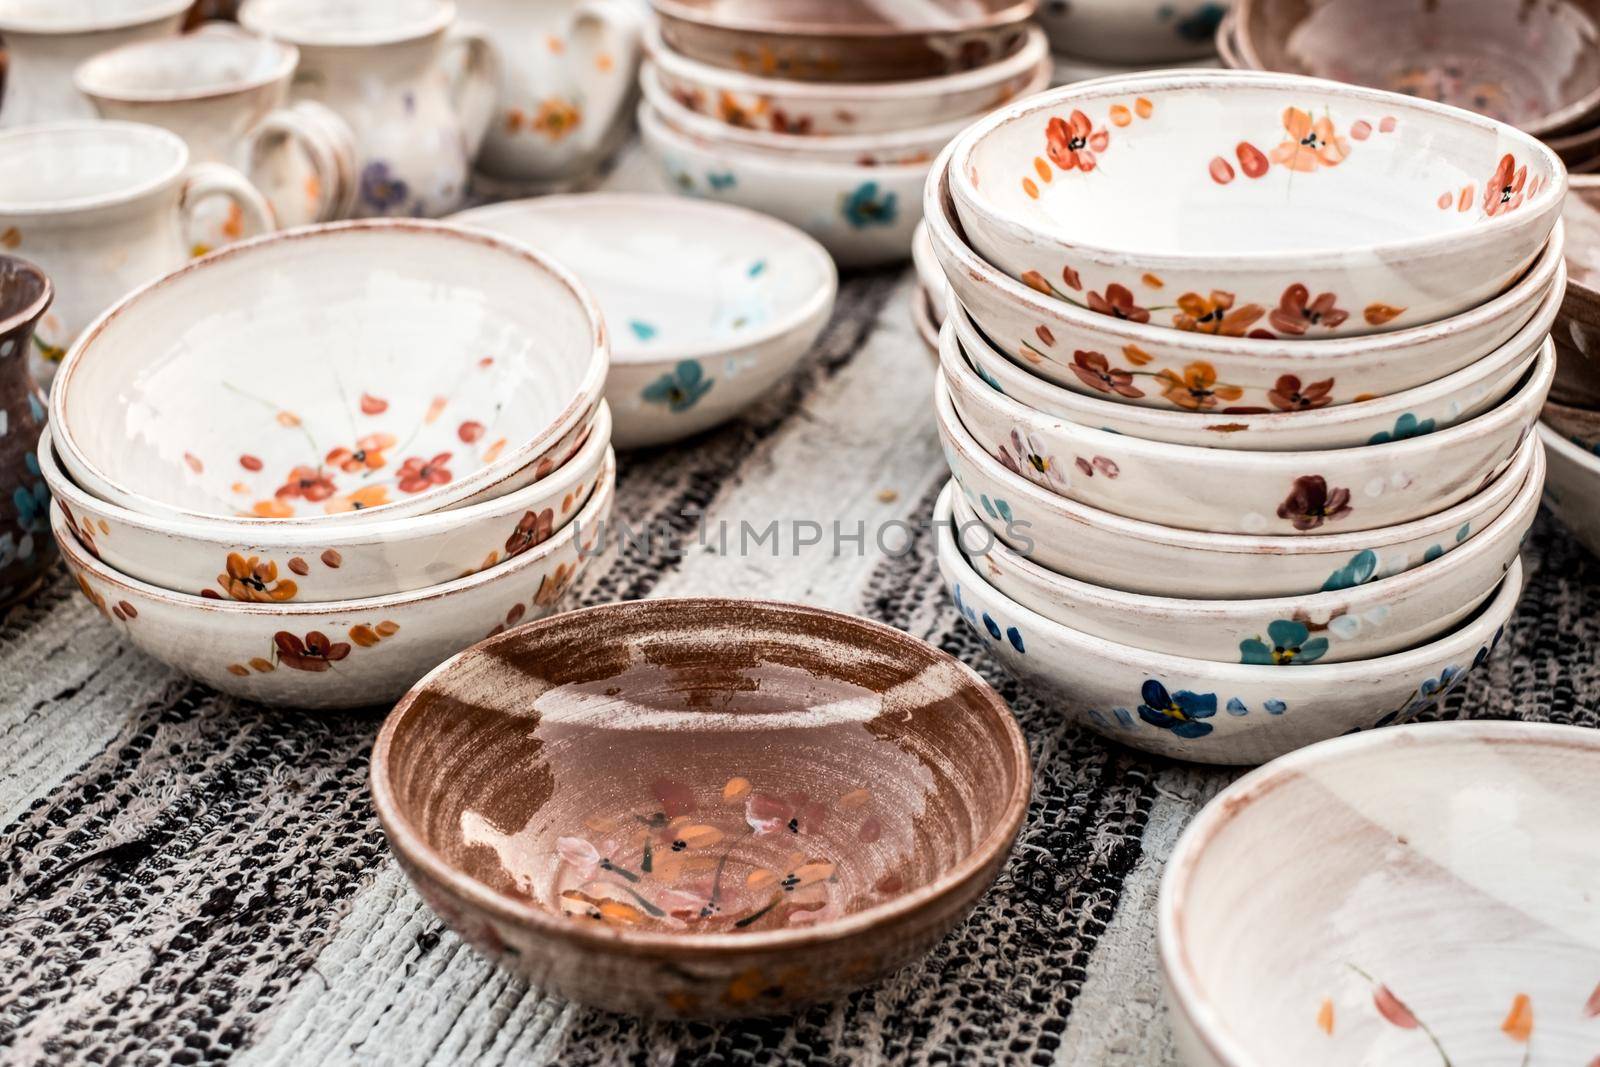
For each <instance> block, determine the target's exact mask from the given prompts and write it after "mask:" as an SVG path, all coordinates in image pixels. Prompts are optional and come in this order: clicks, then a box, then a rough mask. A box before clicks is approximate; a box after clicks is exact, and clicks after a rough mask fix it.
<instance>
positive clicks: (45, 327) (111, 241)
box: [0, 122, 273, 384]
mask: <svg viewBox="0 0 1600 1067" xmlns="http://www.w3.org/2000/svg"><path fill="white" fill-rule="evenodd" d="M214 196H221V197H227V198H228V199H230V200H232V201H233V202H234V203H235V204H237V205H238V207H239V211H240V215H241V226H242V228H244V229H247V230H252V231H254V232H256V233H261V232H263V231H266V230H270V229H272V228H273V223H272V212H271V209H270V208H269V207H268V206H267V203H266V201H265V200H263V199H262V198H261V194H260V193H258V192H257V191H256V189H255V187H254V186H252V185H251V184H250V182H249V181H248V180H247V179H245V177H244V176H243V175H241V174H239V173H238V172H237V171H235V170H233V169H232V168H230V167H225V166H222V165H221V164H218V163H195V164H192V165H191V164H190V162H189V150H188V149H187V148H186V147H185V146H184V143H183V141H182V140H181V139H180V138H178V137H176V136H174V135H173V134H171V133H168V132H167V131H166V130H162V129H157V128H156V127H154V126H145V125H140V124H136V123H130V122H67V123H60V124H56V125H46V126H28V127H24V128H21V129H14V130H4V131H0V251H3V252H15V253H16V254H17V255H19V256H26V257H27V258H28V259H29V260H31V261H33V262H34V263H37V264H39V266H40V267H42V268H43V269H44V270H45V271H46V272H48V273H49V275H50V277H51V278H52V280H53V281H54V283H55V304H54V306H53V307H52V308H51V310H50V311H49V312H47V313H46V314H45V316H44V317H43V318H42V319H40V320H39V322H38V324H37V326H36V329H35V333H34V349H35V351H34V353H33V369H34V376H35V377H36V378H37V379H38V380H39V381H40V382H41V384H48V383H49V380H50V378H51V376H52V375H54V373H55V369H56V364H58V363H59V362H60V361H61V357H62V356H63V355H64V354H65V353H66V349H67V346H68V345H70V344H71V343H72V341H73V339H74V338H75V337H77V336H78V333H79V331H81V330H82V329H83V328H84V327H85V326H87V325H88V324H89V321H90V320H91V319H93V318H94V317H95V316H96V315H98V314H100V313H101V312H102V311H104V310H105V309H106V308H107V307H108V306H109V305H110V304H111V303H112V302H113V301H115V300H117V299H118V298H119V297H121V296H122V295H123V294H124V293H126V292H127V291H128V290H129V289H132V288H134V287H135V286H138V285H143V284H144V283H145V282H147V281H149V280H150V279H152V278H156V277H159V276H160V275H162V274H165V273H166V272H167V271H169V270H172V269H174V268H175V267H179V266H181V265H182V264H183V263H184V261H186V260H187V259H188V258H189V255H190V252H191V251H192V249H191V248H190V247H189V245H188V244H187V242H186V237H185V226H186V223H187V220H188V219H189V218H190V217H191V215H192V213H193V212H194V210H195V208H196V205H198V204H200V203H202V202H204V201H205V200H207V199H208V198H210V197H214Z"/></svg>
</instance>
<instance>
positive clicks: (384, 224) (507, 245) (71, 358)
mask: <svg viewBox="0 0 1600 1067" xmlns="http://www.w3.org/2000/svg"><path fill="white" fill-rule="evenodd" d="M128 125H136V124H128ZM163 132H165V131H163ZM168 136H172V135H170V134H169V135H168ZM175 139H176V138H175ZM178 143H179V144H182V141H179V142H178ZM408 233H409V234H417V235H423V236H426V237H428V238H430V239H439V240H445V241H457V242H463V243H468V244H476V245H479V246H482V247H483V248H486V249H488V250H489V251H491V252H494V253H496V254H498V255H500V256H502V257H509V258H511V259H515V260H520V261H521V262H520V265H521V266H522V267H524V268H531V269H533V270H535V271H538V272H540V273H542V274H545V275H547V276H548V277H549V278H550V279H551V280H553V281H554V282H555V283H556V285H557V286H558V287H560V288H562V289H564V290H565V291H566V294H567V296H569V297H570V298H571V299H572V300H573V302H574V303H575V304H576V305H577V307H578V310H579V311H580V312H581V313H582V314H583V316H584V317H585V318H586V319H587V320H588V326H589V354H588V358H587V360H586V362H585V364H584V366H583V368H582V371H581V373H580V374H579V375H578V382H577V387H576V388H575V390H574V392H573V396H572V399H571V400H569V401H568V403H567V406H566V407H565V408H563V409H562V410H561V411H560V412H559V413H558V414H556V415H554V416H552V417H551V418H550V419H549V420H548V421H547V422H546V423H545V424H544V425H543V426H542V427H540V428H539V429H538V430H537V431H536V432H535V433H534V434H533V435H532V436H531V437H528V438H526V439H524V440H522V441H520V442H519V443H517V444H516V445H515V446H512V447H510V448H508V449H507V450H506V451H505V452H504V453H503V454H502V455H500V456H498V457H496V458H495V460H494V462H492V463H488V464H485V465H483V466H481V467H478V468H477V469H476V470H474V471H472V472H471V473H469V474H465V475H462V476H461V477H460V478H458V479H456V480H455V481H453V482H450V483H449V484H448V485H442V486H439V487H438V488H437V489H435V490H433V491H431V492H427V493H421V494H418V495H417V496H415V497H413V498H411V500H410V501H394V502H391V503H389V504H383V505H380V506H378V507H374V508H371V509H369V510H368V511H367V514H372V515H375V514H378V513H379V512H380V511H382V510H383V509H384V508H390V509H394V508H396V507H397V505H409V504H412V503H414V502H416V501H429V502H430V506H428V507H425V508H422V509H420V510H417V509H411V510H408V511H406V512H399V513H397V512H396V511H394V510H391V511H390V512H389V515H390V516H392V517H395V518H399V517H401V515H405V514H410V515H418V514H425V513H427V512H428V511H441V510H448V509H449V508H450V505H451V504H452V503H454V502H459V501H461V500H463V499H465V498H467V497H471V496H473V495H475V494H477V493H480V492H482V491H485V490H487V489H490V488H492V487H493V486H496V485H499V484H500V483H502V482H504V481H505V480H506V479H508V478H510V477H513V476H514V475H515V474H516V473H517V472H519V471H521V470H522V469H524V468H525V467H526V466H527V464H528V463H530V462H532V461H533V460H535V459H536V458H538V456H539V455H540V454H541V453H542V452H543V451H545V450H547V449H549V448H551V447H553V446H554V445H556V444H557V443H559V442H560V440H561V438H562V437H563V436H564V435H565V434H567V433H569V432H571V431H572V430H574V429H576V428H577V427H578V426H580V425H581V424H582V419H583V413H584V412H585V411H586V410H588V409H591V408H593V407H595V406H596V405H597V404H598V402H599V400H600V398H601V396H602V393H603V391H604V387H605V380H606V373H607V371H608V369H609V367H610V361H611V350H610V342H609V340H608V337H607V334H606V327H605V320H604V319H603V318H602V317H601V314H600V309H599V306H598V305H597V304H596V303H595V302H594V298H593V297H592V296H591V295H590V294H589V291H588V290H587V289H585V288H584V287H583V285H582V283H580V282H579V281H578V280H577V278H575V277H574V276H573V275H572V272H571V271H569V270H567V268H566V267H564V266H562V265H561V264H559V263H557V262H555V261H554V260H552V259H550V258H549V257H548V256H545V255H543V254H541V253H539V252H536V251H534V250H532V249H530V248H528V247H526V246H525V245H522V244H519V243H517V242H515V241H510V240H507V239H505V238H502V237H499V236H496V235H494V234H490V233H485V232H483V231H481V230H470V229H466V228H464V227H461V226H455V225H452V224H450V223H446V222H440V221H436V220H433V219H398V218H385V219H350V220H346V221H342V222H327V223H320V224H317V225H312V226H303V227H300V228H298V229H292V230H278V231H277V232H275V233H266V234H262V235H260V236H258V237H252V238H249V239H248V240H244V241H238V242H235V243H234V244H230V245H226V246H224V247H223V248H219V249H218V250H217V251H215V252H212V253H209V254H208V255H205V256H202V257H201V258H199V259H194V260H190V261H189V262H188V263H185V264H184V265H183V266H181V267H178V268H177V269H176V270H173V271H171V272H170V273H168V274H164V275H162V276H161V277H159V278H154V279H152V280H150V281H148V282H146V283H145V284H143V285H141V286H139V287H138V288H136V289H134V290H132V291H131V292H129V293H127V294H126V295H124V296H123V297H122V298H121V299H120V300H118V301H117V302H116V303H114V304H112V305H111V306H110V307H109V308H107V309H106V310H105V311H103V312H101V313H100V314H99V315H98V316H97V317H96V318H95V319H94V320H93V321H92V322H90V323H89V325H88V326H86V327H84V329H83V332H82V333H80V334H78V336H77V338H76V339H74V340H73V342H72V346H71V348H70V349H69V350H68V352H67V354H66V357H65V358H64V359H63V360H62V361H61V367H60V369H58V370H57V372H56V376H55V378H54V379H53V380H52V382H51V386H50V405H49V406H50V413H49V414H50V423H51V425H52V426H54V427H56V432H55V433H54V434H53V439H54V441H55V444H56V448H57V450H58V451H59V452H60V453H61V455H60V458H61V460H62V461H63V466H65V467H66V468H67V469H68V470H69V471H70V470H71V469H72V467H73V465H74V464H78V465H81V466H82V467H83V468H85V469H86V470H88V471H90V472H92V473H93V476H94V477H95V478H97V479H99V480H100V481H102V482H104V483H105V484H106V485H108V486H111V487H112V489H113V490H114V491H116V492H118V493H121V494H123V495H124V496H126V497H127V498H129V499H137V500H155V502H156V503H158V504H161V508H160V509H159V510H161V511H162V512H164V513H167V514H172V515H175V516H181V517H184V518H203V519H208V520H209V519H218V518H223V519H232V518H234V517H232V516H223V515H218V514H216V513H214V512H202V511H197V510H195V509H193V508H188V507H179V506H174V505H169V504H167V503H165V502H164V501H160V500H156V498H152V497H150V496H149V495H148V494H146V493H143V492H141V491H139V490H136V489H132V488H130V487H129V486H127V485H124V484H123V483H122V482H121V481H119V480H118V479H117V478H113V477H110V476H109V475H108V474H107V473H106V472H105V471H104V470H102V469H101V468H100V466H99V465H98V464H97V463H94V462H92V461H91V460H90V459H89V457H88V455H87V454H85V453H84V452H83V450H82V449H81V448H79V447H78V445H77V442H76V441H75V440H74V439H73V435H72V420H70V419H68V418H67V417H66V404H67V400H68V398H69V396H70V394H71V392H72V387H73V384H72V383H73V381H74V380H75V377H76V376H78V375H80V374H82V373H84V372H82V371H81V369H80V368H81V366H82V364H83V363H84V362H85V360H87V359H88V358H89V357H88V356H87V355H86V353H87V352H89V351H90V350H91V349H92V348H93V346H94V344H95V342H96V341H97V340H98V339H99V338H100V336H101V335H102V334H104V333H105V331H106V330H107V329H108V328H110V327H111V326H112V325H114V324H115V323H116V320H117V319H118V317H119V316H121V315H123V314H124V313H126V312H127V311H128V310H129V309H130V308H134V307H137V306H138V305H139V304H141V303H142V302H143V301H144V300H145V299H147V298H148V297H150V296H151V294H153V293H157V292H159V291H161V290H163V289H165V288H167V287H168V286H173V285H184V284H187V283H188V281H189V280H190V279H191V278H193V277H194V276H197V275H199V274H200V272H202V271H206V270H209V269H211V268H212V267H215V266H216V265H217V264H219V263H227V262H229V261H231V260H233V259H235V258H237V257H241V256H251V255H254V254H255V252H256V251H257V250H258V249H261V248H265V247H269V246H278V245H286V244H288V243H290V242H299V241H321V240H328V241H339V240H342V239H343V238H345V237H347V236H350V235H355V236H357V237H361V236H367V235H387V236H391V237H392V236H394V235H399V234H408ZM74 480H79V479H74ZM80 487H81V486H80ZM94 495H95V496H101V494H100V493H98V492H96V493H94ZM270 521H271V522H273V523H275V524H291V523H292V524H296V525H302V526H307V527H316V528H319V529H320V528H326V527H329V526H336V525H338V524H339V523H340V522H341V521H348V520H347V519H345V517H344V516H342V515H299V516H294V517H292V518H286V519H272V520H270ZM369 521H371V520H369Z"/></svg>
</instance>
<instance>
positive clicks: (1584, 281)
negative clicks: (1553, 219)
mask: <svg viewBox="0 0 1600 1067" xmlns="http://www.w3.org/2000/svg"><path fill="white" fill-rule="evenodd" d="M1563 218H1564V219H1565V222H1564V224H1563V225H1564V226H1565V229H1566V232H1567V234H1568V239H1567V245H1566V255H1567V265H1568V268H1569V273H1570V275H1571V278H1570V280H1569V281H1568V283H1567V290H1566V299H1565V300H1563V301H1562V304H1561V317H1560V318H1559V319H1558V320H1557V322H1556V326H1555V329H1554V331H1552V336H1554V337H1555V341H1556V362H1557V365H1556V380H1555V384H1554V385H1552V386H1551V387H1550V397H1551V399H1552V400H1556V401H1558V402H1560V403H1563V404H1572V405H1575V406H1578V407H1591V408H1600V177H1589V176H1586V175H1579V176H1574V177H1573V178H1572V180H1571V195H1569V196H1568V197H1567V204H1566V208H1565V209H1564V212H1563Z"/></svg>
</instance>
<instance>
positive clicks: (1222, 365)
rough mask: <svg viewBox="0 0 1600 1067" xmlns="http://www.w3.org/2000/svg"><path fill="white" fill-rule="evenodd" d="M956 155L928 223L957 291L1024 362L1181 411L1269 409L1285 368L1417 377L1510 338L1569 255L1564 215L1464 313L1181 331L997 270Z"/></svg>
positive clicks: (1392, 389) (1394, 384)
mask: <svg viewBox="0 0 1600 1067" xmlns="http://www.w3.org/2000/svg"><path fill="white" fill-rule="evenodd" d="M948 158H949V150H947V151H946V154H945V155H944V156H942V157H941V159H940V161H939V162H935V163H934V169H933V173H934V174H935V175H937V177H936V178H935V179H933V180H931V181H930V182H929V183H928V187H927V198H926V207H927V213H926V220H927V221H926V225H927V227H928V237H929V239H930V240H931V241H932V242H933V248H934V252H935V254H936V255H937V256H938V258H939V261H940V263H941V264H942V265H943V266H944V272H945V276H946V277H947V278H948V279H949V281H950V287H951V290H952V291H953V292H954V293H955V295H956V297H957V298H959V299H960V301H961V303H962V305H963V306H965V307H966V309H967V311H968V312H969V313H970V314H971V315H972V318H973V320H974V321H975V322H976V323H977V324H978V326H979V327H980V328H981V329H982V330H983V332H984V333H985V334H986V335H987V336H988V337H989V338H990V339H991V340H992V341H994V342H995V344H996V345H997V346H999V347H1002V348H1004V349H1005V350H1006V352H1007V354H1009V355H1011V356H1012V357H1013V361H1014V362H1016V363H1017V364H1018V365H1019V366H1022V367H1024V368H1026V369H1027V370H1029V371H1031V372H1032V373H1033V374H1036V375H1038V376H1039V377H1041V378H1045V379H1047V380H1048V381H1051V382H1054V383H1055V384H1057V385H1064V386H1066V387H1067V388H1069V389H1072V390H1074V391H1076V392H1080V393H1084V394H1085V395H1090V396H1099V397H1102V398H1104V399H1108V400H1116V401H1118V402H1119V403H1130V404H1142V405H1145V406H1148V407H1162V408H1168V409H1176V410H1181V411H1226V410H1227V409H1228V408H1230V407H1243V408H1268V409H1270V408H1273V407H1274V406H1275V405H1274V404H1273V402H1272V394H1273V392H1274V391H1278V392H1280V393H1281V392H1283V390H1284V386H1285V385H1287V384H1289V383H1287V382H1285V378H1286V377H1292V378H1293V379H1295V380H1296V381H1298V382H1300V383H1305V384H1309V383H1321V382H1331V385H1329V387H1328V390H1327V392H1326V393H1323V394H1322V395H1323V396H1325V397H1326V398H1327V400H1328V403H1329V404H1349V403H1352V402H1355V401H1358V400H1365V399H1368V398H1370V397H1374V396H1387V395H1389V394H1391V393H1397V392H1400V391H1401V390H1404V389H1411V388H1415V387H1416V386H1419V385H1424V384H1426V383H1428V382H1431V381H1434V380H1436V379H1438V378H1441V377H1443V376H1444V375H1446V374H1450V373H1452V372H1453V371H1457V370H1460V369H1461V368H1463V367H1465V366H1467V365H1469V364H1471V363H1473V362H1475V361H1477V360H1478V359H1480V358H1482V357H1483V356H1484V355H1486V354H1488V353H1489V352H1492V351H1493V350H1494V349H1496V348H1498V347H1499V346H1500V345H1502V344H1504V343H1505V342H1506V341H1508V340H1509V339H1510V338H1511V337H1512V336H1513V335H1514V334H1515V333H1516V332H1517V331H1518V330H1519V329H1521V328H1522V327H1523V326H1524V325H1525V324H1526V323H1527V321H1528V319H1529V318H1531V317H1532V316H1533V315H1534V314H1535V312H1536V309H1537V308H1538V307H1539V305H1540V303H1541V302H1542V301H1543V300H1544V299H1545V298H1546V297H1547V296H1548V295H1549V293H1550V290H1551V289H1552V288H1553V287H1554V285H1555V283H1556V272H1557V270H1558V269H1559V267H1560V265H1561V249H1562V242H1561V233H1562V230H1561V227H1559V226H1557V227H1556V229H1555V231H1554V232H1553V233H1552V235H1551V240H1550V243H1549V244H1548V245H1547V246H1546V247H1545V250H1544V252H1543V253H1542V254H1541V255H1540V257H1539V259H1538V260H1537V261H1536V262H1535V263H1534V265H1533V267H1532V269H1530V270H1529V272H1528V273H1527V274H1525V275H1523V277H1522V278H1521V279H1520V280H1519V281H1518V282H1517V283H1516V285H1514V286H1512V287H1511V288H1510V289H1509V290H1507V291H1506V292H1504V293H1501V294H1500V295H1499V296H1497V297H1495V298H1494V299H1492V300H1490V301H1488V302H1486V303H1484V304H1481V305H1479V306H1478V307H1475V308H1473V309H1471V310H1470V311H1466V312H1463V313H1462V314H1460V315H1457V316H1455V317H1454V318H1451V319H1446V320H1444V321H1442V322H1436V323H1431V324H1429V325H1427V326H1418V327H1415V328H1413V329H1407V330H1397V331H1394V332H1392V333H1382V334H1372V335H1370V336H1366V337H1334V338H1328V339H1324V340H1300V341H1284V340H1268V339H1265V338H1253V337H1230V336H1227V334H1226V332H1219V333H1218V334H1215V335H1214V334H1211V333H1205V332H1201V331H1198V330H1196V331H1193V332H1188V331H1183V330H1171V329H1166V328H1165V327H1161V326H1152V325H1150V324H1149V323H1140V322H1134V321H1131V320H1130V319H1126V318H1118V317H1116V316H1115V315H1102V314H1097V313H1095V312H1093V311H1089V310H1086V309H1084V308H1080V307H1076V306H1074V305H1073V304H1071V303H1068V302H1067V301H1065V300H1060V299H1057V298H1056V297H1055V296H1053V295H1048V294H1047V293H1045V292H1040V291H1038V289H1044V290H1051V289H1052V287H1054V286H1056V283H1057V282H1058V281H1059V283H1060V286H1063V287H1066V286H1070V285H1071V284H1072V283H1073V282H1074V281H1077V279H1075V278H1074V277H1073V276H1071V275H1067V274H1061V273H1059V272H1058V273H1056V274H1052V275H1050V276H1049V277H1048V278H1046V277H1044V276H1041V277H1039V278H1036V279H1033V282H1034V284H1035V285H1036V286H1037V287H1038V289H1036V288H1034V287H1030V286H1029V285H1025V284H1023V283H1021V282H1018V281H1016V280H1015V279H1013V278H1009V277H1007V276H1006V275H1004V274H1002V273H1001V272H1000V271H998V270H995V269H994V268H993V267H992V266H990V265H989V264H988V263H987V262H985V261H984V260H983V258H982V257H980V256H978V255H977V254H975V253H974V252H973V251H972V250H971V249H970V248H969V247H968V246H967V244H966V238H965V236H964V235H963V234H962V233H961V231H960V229H959V223H958V222H957V221H956V217H955V210H954V207H953V205H952V203H951V201H950V199H949V194H948V175H947V173H946V170H945V168H944V166H943V163H944V162H945V161H947V160H948ZM1078 284H1079V285H1080V286H1081V281H1078ZM1208 299H1209V298H1208ZM1284 321H1288V320H1284ZM1218 327H1219V331H1221V330H1222V324H1221V323H1219V324H1218ZM1295 388H1296V389H1297V390H1298V388H1299V387H1295Z"/></svg>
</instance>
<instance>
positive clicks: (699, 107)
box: [648, 27, 1050, 138]
mask: <svg viewBox="0 0 1600 1067" xmlns="http://www.w3.org/2000/svg"><path fill="white" fill-rule="evenodd" d="M1025 33H1026V35H1027V36H1026V42H1025V43H1024V44H1023V46H1022V47H1021V48H1020V49H1019V50H1018V51H1017V52H1016V53H1015V54H1013V55H1011V56H1008V57H1007V58H1005V59H1002V60H1000V61H998V62H995V63H990V64H989V65H987V66H983V67H977V68H975V69H973V70H968V71H961V72H960V73H956V74H947V75H943V76H941V77H936V78H919V79H914V80H911V81H892V82H873V83H869V84H862V85H850V84H841V83H837V82H805V81H785V80H782V79H779V78H771V77H764V76H762V75H760V74H749V73H745V72H743V71H738V70H726V69H724V68H722V67H713V66H710V65H709V64H705V63H700V62H697V61H695V60H693V59H690V58H689V57H688V56H685V55H681V54H680V53H678V52H674V51H673V50H672V49H670V48H667V47H666V46H665V45H664V44H662V42H661V39H660V36H659V35H656V36H655V38H654V39H653V40H651V41H649V43H648V49H649V52H650V58H651V59H652V60H653V61H654V62H655V67H656V76H657V77H658V78H659V80H660V84H661V87H662V88H663V89H664V90H665V91H666V92H667V93H668V94H669V95H670V96H671V98H672V99H674V100H676V101H677V102H678V103H680V104H682V105H683V106H684V107H686V108H688V109H689V110H691V111H694V112H697V113H699V114H702V115H708V116H711V117H712V118H715V119H716V120H717V121H719V122H722V123H725V124H726V125H729V126H736V127H739V128H741V129H748V130H770V131H771V132H773V133H789V134H804V135H807V136H810V137H813V138H822V137H829V136H834V135H859V134H869V133H893V132H896V131H899V130H906V129H915V128H917V127H919V126H931V125H933V124H935V123H940V122H946V121H948V120H950V119H955V118H960V117H962V116H967V117H968V118H969V120H970V118H972V117H974V116H977V115H981V114H983V113H984V112H986V111H988V110H990V109H991V108H996V107H999V106H1000V105H1001V104H1005V103H1009V102H1010V101H1012V100H1013V99H1015V98H1017V97H1019V96H1027V95H1029V94H1030V93H1036V92H1039V91H1041V90H1043V89H1046V88H1048V87H1049V83H1050V49H1049V44H1048V42H1046V40H1045V36H1044V31H1043V30H1040V29H1038V28H1036V27H1029V28H1028V29H1027V30H1026V31H1025Z"/></svg>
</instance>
